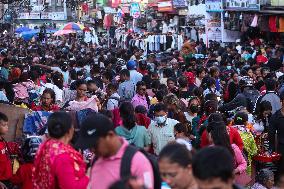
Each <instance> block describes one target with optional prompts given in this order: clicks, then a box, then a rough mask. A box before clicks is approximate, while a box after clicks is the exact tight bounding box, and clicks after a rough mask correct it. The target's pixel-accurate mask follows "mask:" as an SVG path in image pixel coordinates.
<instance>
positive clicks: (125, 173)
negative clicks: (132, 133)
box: [120, 145, 162, 189]
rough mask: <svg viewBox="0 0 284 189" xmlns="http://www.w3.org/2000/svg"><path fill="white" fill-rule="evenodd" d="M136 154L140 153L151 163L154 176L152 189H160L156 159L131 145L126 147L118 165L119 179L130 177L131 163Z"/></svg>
mask: <svg viewBox="0 0 284 189" xmlns="http://www.w3.org/2000/svg"><path fill="white" fill-rule="evenodd" d="M137 152H141V153H142V154H143V155H144V156H145V157H146V158H147V159H148V160H149V161H150V163H151V165H152V169H153V174H154V189H161V182H162V180H161V177H160V171H159V166H158V162H157V157H156V156H154V155H152V154H149V153H148V152H146V151H145V150H143V149H139V148H136V147H134V146H132V145H128V146H127V148H126V150H125V152H124V154H123V156H122V159H121V165H120V167H121V168H120V177H121V178H128V177H130V176H132V175H131V161H132V158H133V157H134V155H135V154H136V153H137Z"/></svg>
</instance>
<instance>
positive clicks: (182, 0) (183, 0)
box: [173, 0, 188, 8]
mask: <svg viewBox="0 0 284 189" xmlns="http://www.w3.org/2000/svg"><path fill="white" fill-rule="evenodd" d="M173 6H174V7H175V8H183V7H187V6H188V4H187V0H173Z"/></svg>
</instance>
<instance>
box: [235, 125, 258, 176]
mask: <svg viewBox="0 0 284 189" xmlns="http://www.w3.org/2000/svg"><path fill="white" fill-rule="evenodd" d="M233 127H234V128H236V129H238V131H239V133H240V135H241V138H242V140H243V143H244V150H245V152H246V154H247V156H248V157H247V158H248V168H247V173H248V174H251V162H252V158H253V156H255V155H256V154H257V151H258V149H257V146H256V143H255V140H254V137H253V135H252V133H251V132H250V131H249V129H248V128H247V126H243V125H234V126H233Z"/></svg>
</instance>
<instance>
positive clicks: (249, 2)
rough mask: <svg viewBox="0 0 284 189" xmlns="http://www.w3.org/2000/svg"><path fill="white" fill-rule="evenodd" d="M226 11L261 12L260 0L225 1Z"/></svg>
mask: <svg viewBox="0 0 284 189" xmlns="http://www.w3.org/2000/svg"><path fill="white" fill-rule="evenodd" d="M225 9H226V10H242V11H259V10H260V3H259V0H225Z"/></svg>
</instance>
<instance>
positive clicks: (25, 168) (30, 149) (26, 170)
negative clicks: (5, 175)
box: [11, 136, 42, 189]
mask: <svg viewBox="0 0 284 189" xmlns="http://www.w3.org/2000/svg"><path fill="white" fill-rule="evenodd" d="M41 142H42V140H41V138H40V137H36V136H32V137H29V138H27V139H26V140H25V142H24V144H23V146H22V155H23V159H24V163H23V164H22V165H21V166H20V168H19V169H18V171H17V172H16V174H15V175H13V177H12V179H11V182H12V183H13V184H14V185H17V186H19V187H20V188H21V189H30V188H33V184H32V168H33V162H34V158H35V154H36V152H37V150H38V148H39V145H40V143H41Z"/></svg>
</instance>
